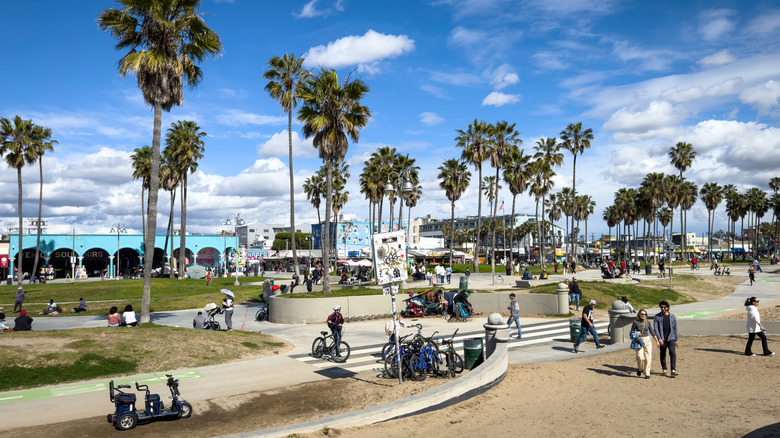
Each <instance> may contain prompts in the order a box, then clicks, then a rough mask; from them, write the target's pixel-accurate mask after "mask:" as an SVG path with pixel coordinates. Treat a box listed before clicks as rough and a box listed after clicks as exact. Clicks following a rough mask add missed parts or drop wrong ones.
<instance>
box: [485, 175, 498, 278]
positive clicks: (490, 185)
mask: <svg viewBox="0 0 780 438" xmlns="http://www.w3.org/2000/svg"><path fill="white" fill-rule="evenodd" d="M498 183H499V180H498V178H496V177H495V176H493V175H491V176H486V177H484V178H483V181H482V186H483V187H484V189H483V190H484V191H485V192H484V193H485V197H486V198H487V200H488V206H489V207H490V208H489V211H490V214H491V219H490V221H491V223H492V225H491V227H490V234H489V236H491V239H492V246H491V247H490V272H491V274H495V272H496V226H495V224H496V217H495V211H496V210H495V209H496V208H497V207H498V205H497V204H498V192H499V190H501V185H499V184H498ZM493 281H494V283H495V279H494V280H493Z"/></svg>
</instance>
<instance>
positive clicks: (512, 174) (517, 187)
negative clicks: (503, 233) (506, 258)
mask: <svg viewBox="0 0 780 438" xmlns="http://www.w3.org/2000/svg"><path fill="white" fill-rule="evenodd" d="M530 158H531V157H529V156H528V155H525V154H524V153H523V151H522V149H520V148H519V147H516V146H515V147H513V148H511V149H510V150H509V152H508V153H507V155H506V160H504V181H505V182H506V183H507V185H508V186H509V191H510V192H511V193H512V227H511V228H510V229H509V243H510V245H513V244H514V241H515V234H514V233H515V228H516V227H515V226H514V224H515V204H516V201H517V196H518V195H520V194H522V193H523V192H525V190H526V186H527V185H528V176H527V173H526V166H528V161H529V159H530Z"/></svg>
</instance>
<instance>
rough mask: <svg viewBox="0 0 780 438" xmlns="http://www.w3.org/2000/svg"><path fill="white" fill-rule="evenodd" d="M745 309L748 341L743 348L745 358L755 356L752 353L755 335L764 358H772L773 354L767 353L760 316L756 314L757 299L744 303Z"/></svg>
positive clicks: (752, 298)
mask: <svg viewBox="0 0 780 438" xmlns="http://www.w3.org/2000/svg"><path fill="white" fill-rule="evenodd" d="M745 309H747V331H748V341H747V345H746V346H745V356H755V353H753V350H752V347H753V340H755V339H756V335H758V337H759V338H761V347H762V348H763V349H764V356H774V355H775V353H773V352H771V351H769V346H768V345H767V343H766V334H764V326H763V325H761V316H760V315H759V314H758V298H756V297H750V298H748V299H747V301H745Z"/></svg>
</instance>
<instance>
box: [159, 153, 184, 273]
mask: <svg viewBox="0 0 780 438" xmlns="http://www.w3.org/2000/svg"><path fill="white" fill-rule="evenodd" d="M181 180H182V168H181V166H179V165H178V164H177V163H176V158H175V157H174V148H173V147H171V146H168V147H166V148H165V149H163V152H162V164H161V165H160V188H161V189H163V190H165V191H167V192H169V193H170V198H171V202H170V212H169V213H168V227H167V228H166V229H165V243H164V244H163V256H166V255H170V263H171V266H170V268H171V270H173V269H175V268H176V264H177V262H176V259H175V258H174V257H173V219H174V213H173V208H174V207H175V206H176V189H177V188H179V184H180V183H181ZM169 241H170V242H171V249H170V251H169V250H168V242H169Z"/></svg>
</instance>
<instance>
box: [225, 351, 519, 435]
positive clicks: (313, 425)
mask: <svg viewBox="0 0 780 438" xmlns="http://www.w3.org/2000/svg"><path fill="white" fill-rule="evenodd" d="M508 366H509V355H508V348H507V344H506V342H500V341H499V342H498V343H497V345H496V350H495V351H494V352H493V354H492V355H491V356H490V357H489V358H488V359H487V360H486V361H485V362H484V363H482V365H480V366H478V367H477V368H475V369H474V370H472V371H470V372H469V373H468V374H467V375H466V376H464V377H462V378H459V379H456V380H454V381H452V382H448V383H445V384H443V385H441V386H438V387H436V388H433V389H430V390H428V391H425V392H422V393H419V394H415V395H413V396H411V397H407V398H403V399H400V400H395V401H392V402H387V403H383V404H381V405H377V406H372V407H370V408H365V409H361V410H358V411H353V412H346V413H343V414H339V415H334V416H332V417H326V418H321V419H319V420H311V421H306V422H303V423H297V424H290V425H287V426H281V427H276V428H273V429H264V430H257V431H254V432H246V433H241V434H236V435H225V436H224V437H225V438H228V437H230V438H248V437H253V438H254V437H262V438H272V437H286V436H289V435H291V434H301V433H314V432H317V431H319V430H322V429H324V428H325V427H328V428H334V429H345V428H349V427H355V426H363V425H367V424H374V423H379V422H383V421H388V420H393V419H396V418H402V417H408V416H412V415H417V414H421V413H425V412H429V411H435V410H437V409H441V408H443V407H446V406H449V405H452V404H455V403H459V402H461V401H463V400H467V399H469V398H472V397H474V396H476V395H479V394H481V393H483V392H484V391H486V390H488V389H490V388H492V387H494V386H496V385H498V384H499V383H501V381H503V380H504V377H506V373H507V368H508Z"/></svg>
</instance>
